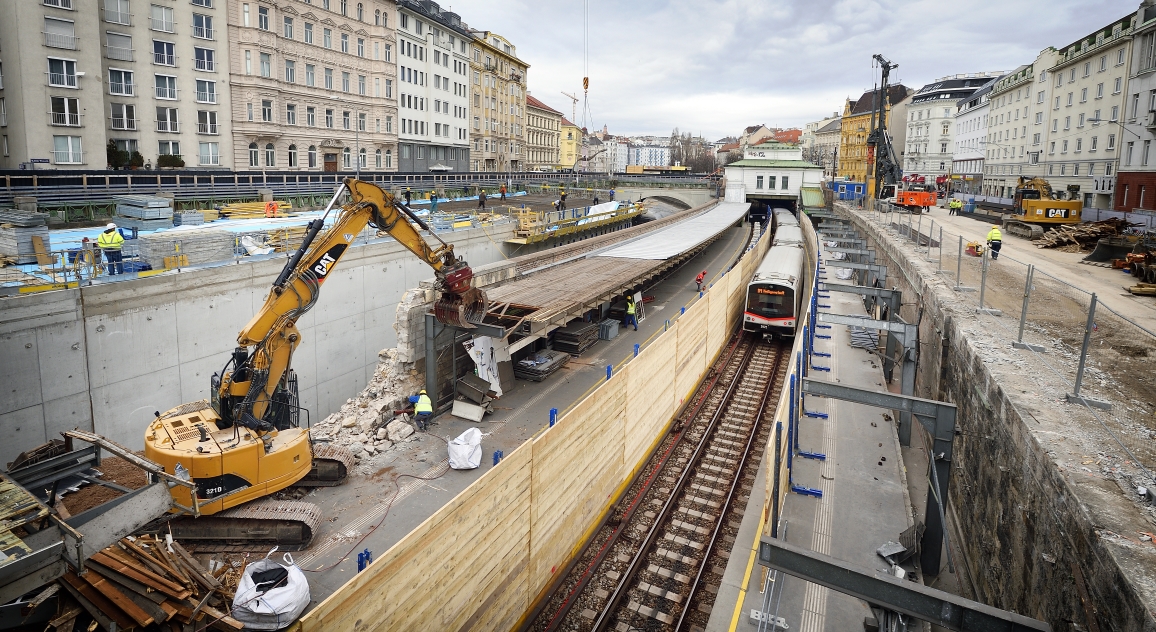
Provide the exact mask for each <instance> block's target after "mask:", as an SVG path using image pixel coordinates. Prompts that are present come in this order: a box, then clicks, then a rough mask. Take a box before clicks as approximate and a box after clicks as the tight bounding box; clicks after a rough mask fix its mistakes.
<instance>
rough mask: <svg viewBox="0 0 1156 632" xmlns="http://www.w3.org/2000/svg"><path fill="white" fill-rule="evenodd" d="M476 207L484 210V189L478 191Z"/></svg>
mask: <svg viewBox="0 0 1156 632" xmlns="http://www.w3.org/2000/svg"><path fill="white" fill-rule="evenodd" d="M478 208H479V209H481V210H483V211H484V210H486V192H485V191H482V192H480V193H478Z"/></svg>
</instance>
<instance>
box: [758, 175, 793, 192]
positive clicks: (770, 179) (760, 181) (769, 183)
mask: <svg viewBox="0 0 1156 632" xmlns="http://www.w3.org/2000/svg"><path fill="white" fill-rule="evenodd" d="M766 178H767V190H774V188H775V178H776V176H766ZM780 181H781V182H782V186H780V187H779V189H780V190H782V191H785V190H787V184H788V182H789V181H790V176H782V177H781V178H780ZM762 188H763V176H755V190H756V191H757V190H762Z"/></svg>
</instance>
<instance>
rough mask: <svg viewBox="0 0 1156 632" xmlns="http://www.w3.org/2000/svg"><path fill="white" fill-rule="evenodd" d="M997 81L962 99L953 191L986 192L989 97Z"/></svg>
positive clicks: (953, 161)
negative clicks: (984, 184) (984, 188)
mask: <svg viewBox="0 0 1156 632" xmlns="http://www.w3.org/2000/svg"><path fill="white" fill-rule="evenodd" d="M996 81H998V78H997V79H992V80H991V81H989V82H988V83H987V84H986V85H984V87H982V88H980V89H979V90H977V91H976V92H975V93H974V94H972V95H971V96H969V97H964V98H963V99H960V101H959V103H958V104H957V105H956V108H957V109H956V113H955V149H954V150H953V151H952V154H951V190H952V191H955V192H957V193H965V194H979V193H982V191H983V157H984V148H985V147H986V146H987V143H986V139H987V117H988V113H989V112H990V109H991V108H990V103H989V102H988V98H989V96H990V95H991V90H992V88H993V87H994V86H995V82H996Z"/></svg>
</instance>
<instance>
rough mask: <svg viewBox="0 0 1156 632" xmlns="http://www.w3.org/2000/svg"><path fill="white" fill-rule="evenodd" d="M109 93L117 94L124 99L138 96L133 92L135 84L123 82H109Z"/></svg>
mask: <svg viewBox="0 0 1156 632" xmlns="http://www.w3.org/2000/svg"><path fill="white" fill-rule="evenodd" d="M108 93H109V94H115V95H117V96H122V97H132V96H136V93H135V92H133V84H131V83H124V82H121V81H110V82H108Z"/></svg>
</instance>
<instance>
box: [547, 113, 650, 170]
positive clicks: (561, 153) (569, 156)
mask: <svg viewBox="0 0 1156 632" xmlns="http://www.w3.org/2000/svg"><path fill="white" fill-rule="evenodd" d="M581 157H582V129H581V128H580V127H578V126H577V125H575V124H573V123H571V122H570V121H568V120H566V117H565V116H563V117H562V128H561V130H560V133H559V134H558V164H557V165H554V166H555V168H556V169H561V170H567V169H574V168H576V167H577V165H578V159H579V158H581ZM632 164H633V163H632Z"/></svg>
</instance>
